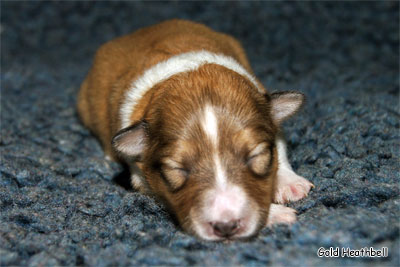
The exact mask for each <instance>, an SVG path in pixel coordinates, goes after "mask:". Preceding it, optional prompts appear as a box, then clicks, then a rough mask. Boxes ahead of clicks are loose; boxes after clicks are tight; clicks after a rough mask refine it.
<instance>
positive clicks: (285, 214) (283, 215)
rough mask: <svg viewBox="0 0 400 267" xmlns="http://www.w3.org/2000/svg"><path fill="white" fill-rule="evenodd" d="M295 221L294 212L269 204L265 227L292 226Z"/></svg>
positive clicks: (281, 206) (290, 209)
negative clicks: (275, 225) (276, 225)
mask: <svg viewBox="0 0 400 267" xmlns="http://www.w3.org/2000/svg"><path fill="white" fill-rule="evenodd" d="M295 221H296V211H295V210H294V209H292V208H288V207H285V206H283V205H277V204H271V206H270V207H269V215H268V220H267V226H268V227H271V226H272V225H274V224H280V223H283V224H292V223H294V222H295Z"/></svg>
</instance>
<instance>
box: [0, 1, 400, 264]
mask: <svg viewBox="0 0 400 267" xmlns="http://www.w3.org/2000/svg"><path fill="white" fill-rule="evenodd" d="M174 17H179V18H186V19H191V20H195V21H198V22H203V23H205V24H207V25H209V26H211V27H212V28H214V29H216V30H219V31H223V32H227V33H230V34H232V35H234V36H236V37H237V38H238V39H239V40H241V41H242V43H243V45H244V47H245V48H246V50H247V52H248V55H249V57H250V60H251V62H252V66H253V68H254V70H255V73H256V75H257V76H258V77H259V78H260V79H261V80H262V82H263V83H264V84H265V85H266V86H267V87H269V88H271V89H273V90H287V89H297V90H300V91H302V92H304V93H305V94H306V95H307V98H308V102H307V104H306V105H305V108H304V109H303V111H302V112H301V113H300V114H298V116H296V117H295V118H293V119H291V120H290V121H289V122H288V123H286V124H285V127H284V128H285V132H286V136H287V140H288V145H289V151H290V158H291V162H293V165H294V168H295V169H296V170H297V172H298V173H300V174H301V175H303V176H305V177H307V178H309V179H310V180H311V181H312V182H313V183H314V184H315V186H316V187H315V189H314V190H313V191H312V192H311V193H310V195H309V197H307V198H306V199H304V200H301V201H299V202H296V203H293V204H291V205H290V206H291V207H294V208H295V209H297V211H298V215H299V216H298V222H297V223H296V224H294V225H293V226H291V227H287V226H276V227H274V228H272V229H264V230H263V231H262V232H261V234H260V235H259V236H258V237H257V238H255V239H254V240H252V241H250V242H234V243H229V244H215V243H207V242H202V241H199V240H197V239H196V238H194V237H192V236H188V235H186V234H185V233H183V232H181V231H180V230H179V229H178V228H177V227H176V226H175V225H174V223H173V222H172V220H171V218H170V217H169V215H168V214H167V213H166V212H165V210H164V209H163V208H162V207H160V206H159V205H158V204H157V203H155V202H154V201H153V200H152V199H150V198H148V197H145V196H142V195H139V194H138V193H136V192H133V191H131V190H129V189H127V186H126V180H124V179H126V173H124V172H123V168H122V167H121V166H119V165H118V164H116V163H110V162H108V161H106V160H105V159H104V155H103V152H102V150H101V148H100V146H99V144H98V142H97V140H96V139H95V138H94V137H93V136H92V135H91V134H90V133H89V132H88V131H87V130H86V129H85V128H84V127H83V126H82V125H81V124H80V123H79V121H78V119H77V114H76V111H75V99H76V94H77V92H78V88H79V85H80V83H81V81H82V80H83V78H84V76H85V74H86V72H87V71H88V69H89V67H90V64H91V60H92V58H93V55H94V52H95V50H96V49H97V48H98V47H99V45H101V44H102V43H104V42H105V41H107V40H110V39H112V38H114V37H117V36H119V35H122V34H125V33H129V32H131V31H133V30H135V29H138V28H140V27H142V26H145V25H150V24H154V23H157V22H160V21H162V20H165V19H168V18H174ZM0 31H1V142H0V153H1V164H0V212H1V214H0V265H1V266H8V265H29V266H39V265H40V266H54V265H89V266H110V265H112V266H114V265H119V266H123V265H200V266H203V265H210V266H217V265H218V266H220V265H245V266H256V265H266V264H272V265H281V266H287V265H292V266H293V265H315V266H321V265H330V266H337V265H351V266H353V265H379V266H384V265H386V266H395V265H397V266H398V265H399V264H400V262H399V259H400V256H399V249H400V248H399V240H400V238H399V214H400V212H399V192H400V190H399V178H400V177H399V176H400V174H399V173H400V167H399V157H400V153H399V149H400V143H399V121H400V120H399V117H400V115H399V114H400V109H399V61H398V60H399V4H398V2H395V1H392V2H391V1H383V2H353V1H351V2H300V3H296V2H283V3H282V2H217V3H215V2H206V3H203V2H177V1H174V2H161V3H159V2H147V3H145V2H112V3H111V2H90V1H85V2H33V1H32V2H10V1H1V28H0ZM320 247H324V248H329V247H340V248H341V247H345V248H346V247H350V248H352V249H360V248H363V247H373V248H375V249H380V248H382V247H388V251H389V256H388V257H386V258H342V257H339V258H330V259H327V258H320V257H318V256H317V250H318V248H320Z"/></svg>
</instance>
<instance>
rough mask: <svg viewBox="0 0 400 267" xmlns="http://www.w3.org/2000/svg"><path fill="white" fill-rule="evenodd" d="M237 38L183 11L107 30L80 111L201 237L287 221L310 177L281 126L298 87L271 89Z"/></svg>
mask: <svg viewBox="0 0 400 267" xmlns="http://www.w3.org/2000/svg"><path fill="white" fill-rule="evenodd" d="M252 73H253V72H252V70H251V67H250V64H249V62H248V60H247V57H246V55H245V52H244V50H243V48H242V47H241V45H240V44H239V42H238V41H237V40H235V39H234V38H232V37H231V36H229V35H226V34H222V33H218V32H215V31H213V30H211V29H210V28H208V27H206V26H204V25H201V24H197V23H193V22H189V21H183V20H170V21H166V22H163V23H160V24H157V25H154V26H151V27H147V28H143V29H140V30H138V31H136V32H134V33H132V34H129V35H126V36H123V37H120V38H117V39H115V40H112V41H110V42H108V43H106V44H104V45H103V46H101V47H100V49H99V50H98V51H97V53H96V56H95V59H94V62H93V66H92V68H91V70H90V72H89V74H88V75H87V77H86V79H85V80H84V82H83V83H82V85H81V89H80V92H79V96H78V111H79V114H80V117H81V119H82V121H83V123H84V124H85V125H86V126H87V127H88V128H89V129H90V130H91V131H92V132H93V133H94V134H95V135H96V136H97V137H98V138H99V139H100V141H101V143H102V146H103V149H104V151H105V154H106V155H107V157H109V158H111V159H114V160H120V161H123V162H125V163H126V164H127V165H128V166H129V168H130V171H131V181H132V185H133V187H134V188H135V189H136V190H138V191H140V192H143V193H145V194H151V195H153V196H155V197H157V198H158V199H159V200H161V201H162V202H163V203H164V204H165V205H166V206H167V207H168V208H169V210H170V211H171V213H172V214H173V215H174V216H175V217H176V219H177V221H178V222H179V224H180V225H181V226H182V228H183V229H184V230H186V231H188V232H190V233H192V234H194V235H197V236H198V237H200V238H202V239H205V240H225V239H243V238H249V237H251V236H254V235H255V234H257V232H258V231H259V230H260V229H261V228H263V227H264V226H266V225H271V224H274V223H292V222H294V221H295V220H296V216H295V211H294V210H293V209H291V208H288V207H285V206H283V205H278V204H271V202H275V203H285V202H288V201H296V200H299V199H301V198H303V197H305V196H306V195H307V193H308V192H309V190H310V188H311V187H312V186H313V185H312V184H311V183H310V182H308V181H307V180H306V179H304V178H303V177H300V176H298V175H296V174H295V173H294V172H293V170H292V168H291V166H290V164H289V162H288V160H287V155H286V148H285V143H284V141H283V139H282V137H281V135H280V125H281V123H282V121H284V120H285V119H286V118H288V117H289V116H291V115H293V114H294V113H295V112H296V111H297V110H298V109H299V108H300V106H301V105H302V103H303V101H304V96H303V95H302V94H301V93H298V92H293V91H288V92H280V93H273V94H269V93H267V91H266V89H265V88H264V87H263V85H262V84H261V83H260V82H259V81H258V80H257V79H256V78H255V77H254V76H253V74H252Z"/></svg>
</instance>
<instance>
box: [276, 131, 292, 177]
mask: <svg viewBox="0 0 400 267" xmlns="http://www.w3.org/2000/svg"><path fill="white" fill-rule="evenodd" d="M275 142H276V147H277V150H278V162H279V169H281V168H284V169H288V170H292V166H290V163H289V160H288V157H287V153H286V143H285V140H284V139H283V138H282V137H281V136H278V137H277V138H276V140H275Z"/></svg>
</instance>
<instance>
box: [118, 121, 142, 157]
mask: <svg viewBox="0 0 400 267" xmlns="http://www.w3.org/2000/svg"><path fill="white" fill-rule="evenodd" d="M146 129H147V123H146V122H145V121H140V122H138V123H135V124H133V125H132V126H129V127H127V128H124V129H122V130H120V131H119V132H118V133H117V134H116V135H115V136H114V138H113V139H112V146H113V147H114V149H115V150H116V151H117V152H118V153H119V154H120V155H122V156H124V157H129V158H134V159H136V160H140V158H141V156H142V154H143V151H144V149H145V147H146V143H147V134H146Z"/></svg>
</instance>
